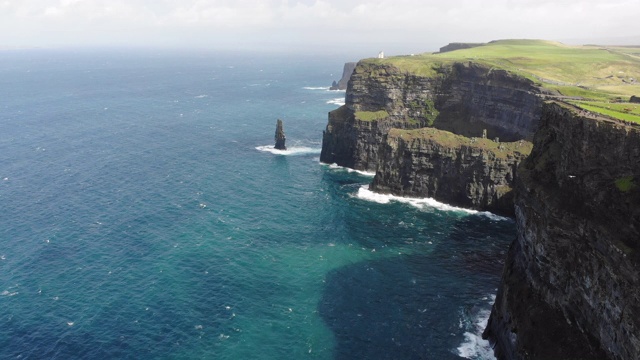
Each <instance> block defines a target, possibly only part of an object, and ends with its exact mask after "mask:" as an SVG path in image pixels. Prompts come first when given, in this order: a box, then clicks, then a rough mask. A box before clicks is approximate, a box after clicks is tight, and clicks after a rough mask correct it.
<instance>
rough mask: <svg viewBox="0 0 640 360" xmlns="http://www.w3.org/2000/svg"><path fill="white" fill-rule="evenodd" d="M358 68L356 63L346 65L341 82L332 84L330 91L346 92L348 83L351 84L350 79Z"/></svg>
mask: <svg viewBox="0 0 640 360" xmlns="http://www.w3.org/2000/svg"><path fill="white" fill-rule="evenodd" d="M355 68H356V63H355V62H348V63H345V64H344V69H343V70H342V77H341V78H340V80H338V82H335V81H334V82H333V84H331V87H330V88H329V90H346V89H347V83H348V82H349V79H350V78H351V74H353V69H355Z"/></svg>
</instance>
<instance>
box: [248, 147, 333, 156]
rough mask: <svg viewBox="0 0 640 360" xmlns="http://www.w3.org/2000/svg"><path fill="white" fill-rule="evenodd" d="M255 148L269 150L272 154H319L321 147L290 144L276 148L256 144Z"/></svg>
mask: <svg viewBox="0 0 640 360" xmlns="http://www.w3.org/2000/svg"><path fill="white" fill-rule="evenodd" d="M256 150H258V151H264V152H270V153H272V154H274V155H287V156H293V155H306V154H319V153H320V152H321V151H322V149H318V148H311V147H306V146H291V147H288V148H287V150H278V149H276V148H274V147H273V145H264V146H256Z"/></svg>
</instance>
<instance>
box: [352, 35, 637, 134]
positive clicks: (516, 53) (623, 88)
mask: <svg viewBox="0 0 640 360" xmlns="http://www.w3.org/2000/svg"><path fill="white" fill-rule="evenodd" d="M466 61H473V62H476V63H480V64H484V65H486V66H489V67H492V68H497V69H504V70H507V71H509V72H511V73H514V74H517V75H520V76H523V77H526V78H528V79H531V80H532V81H534V82H535V83H536V84H539V85H540V86H543V87H545V88H549V89H552V90H555V91H557V92H558V93H559V95H562V96H570V97H580V98H583V100H585V101H592V102H597V103H598V105H597V106H596V105H594V104H587V105H590V106H593V108H594V109H593V110H591V111H597V112H600V113H602V114H606V115H610V116H615V117H619V114H622V115H624V116H626V115H629V114H624V113H622V112H618V111H609V109H607V106H610V104H608V103H609V102H614V101H615V102H619V101H621V100H622V101H628V100H629V97H630V96H631V95H637V96H640V47H619V46H618V47H613V46H612V47H607V46H595V45H590V46H569V45H564V44H561V43H558V42H552V41H544V40H499V41H494V42H490V43H487V44H484V45H481V46H477V47H474V48H471V49H462V50H456V51H450V52H445V53H427V54H421V55H416V56H397V57H390V58H385V59H367V60H365V62H368V63H374V64H391V65H394V66H395V67H397V68H398V69H400V70H401V71H405V72H408V73H412V74H417V75H422V76H436V75H437V72H436V69H438V68H440V66H441V65H446V64H451V63H454V62H466ZM602 103H607V104H606V105H605V106H601V105H602ZM576 105H578V106H580V104H576ZM616 106H617V105H616ZM621 106H622V107H623V108H625V107H626V108H629V107H630V106H633V104H628V103H627V104H626V105H621ZM600 109H602V110H600ZM632 114H637V113H636V112H634V111H632ZM632 116H633V115H632ZM626 117H628V116H626ZM632 121H635V117H633V119H632Z"/></svg>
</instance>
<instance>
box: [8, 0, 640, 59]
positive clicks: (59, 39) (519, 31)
mask: <svg viewBox="0 0 640 360" xmlns="http://www.w3.org/2000/svg"><path fill="white" fill-rule="evenodd" d="M638 13H640V2H638V1H637V0H612V1H607V2H601V1H593V0H583V1H573V0H553V1H547V0H486V1H483V2H478V1H471V0H450V1H419V0H394V1H392V0H342V1H339V0H297V1H294V0H236V1H232V0H155V1H154V0H127V1H125V0H56V1H51V0H21V1H17V0H4V1H3V0H0V45H3V44H9V45H20V44H24V45H41V46H42V45H45V46H46V45H48V44H51V45H59V44H66V45H74V44H77V45H86V44H104V43H109V44H125V45H135V44H139V43H145V44H159V45H163V44H165V45H166V44H168V45H171V44H182V45H199V46H207V45H211V46H215V45H216V44H227V45H229V46H231V45H238V46H241V45H246V46H255V45H259V44H265V45H268V46H278V44H280V45H283V46H284V45H286V46H293V45H298V46H302V45H304V44H309V43H311V42H313V43H316V44H318V45H321V46H328V45H333V46H343V47H349V46H353V45H354V44H371V46H374V45H375V46H378V47H380V48H382V46H384V47H385V48H387V47H393V46H396V47H398V48H400V47H403V48H406V49H409V46H413V47H414V48H416V51H418V50H419V48H425V47H427V46H431V47H433V44H440V45H442V44H443V43H445V42H448V41H488V40H492V39H497V38H547V39H554V40H558V39H567V38H584V37H614V36H627V35H632V36H638V35H640V30H638V29H637V26H636V23H637V21H636V19H635V16H636V14H638Z"/></svg>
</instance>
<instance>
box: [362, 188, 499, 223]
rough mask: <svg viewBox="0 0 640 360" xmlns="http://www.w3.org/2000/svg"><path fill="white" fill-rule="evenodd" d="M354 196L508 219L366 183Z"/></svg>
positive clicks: (380, 201)
mask: <svg viewBox="0 0 640 360" xmlns="http://www.w3.org/2000/svg"><path fill="white" fill-rule="evenodd" d="M356 197H357V198H358V199H362V200H367V201H373V202H377V203H379V204H388V203H389V202H391V201H397V202H401V203H405V204H409V205H411V206H414V207H417V208H418V209H425V208H433V209H438V210H442V211H454V212H462V213H467V214H471V215H483V216H486V217H488V218H490V219H492V220H509V219H508V218H504V217H501V216H498V215H496V214H492V213H490V212H487V211H478V210H471V209H465V208H461V207H457V206H452V205H448V204H445V203H441V202H439V201H437V200H435V199H433V198H411V197H402V196H396V195H391V194H378V193H375V192H373V191H371V190H369V186H368V185H364V186H362V187H360V189H358V194H357V195H356Z"/></svg>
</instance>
